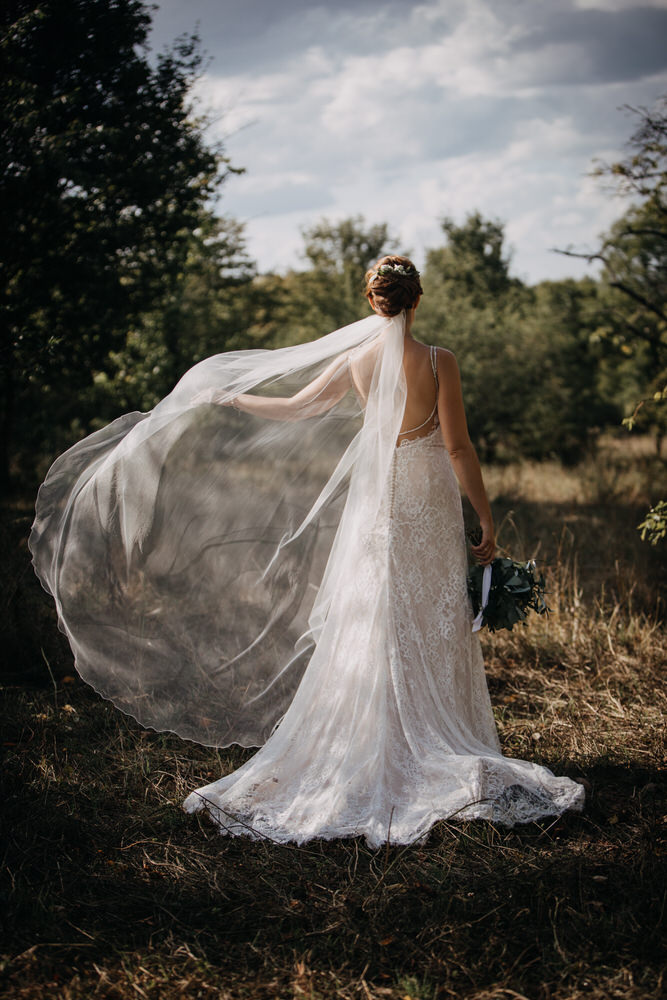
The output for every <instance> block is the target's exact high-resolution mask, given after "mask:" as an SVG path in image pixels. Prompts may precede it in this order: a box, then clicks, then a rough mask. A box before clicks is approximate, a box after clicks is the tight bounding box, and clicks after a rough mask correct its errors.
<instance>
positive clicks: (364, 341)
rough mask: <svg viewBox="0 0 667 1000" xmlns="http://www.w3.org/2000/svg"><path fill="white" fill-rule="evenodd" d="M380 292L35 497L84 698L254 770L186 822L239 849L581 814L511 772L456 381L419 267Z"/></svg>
mask: <svg viewBox="0 0 667 1000" xmlns="http://www.w3.org/2000/svg"><path fill="white" fill-rule="evenodd" d="M366 278H367V284H366V295H367V298H368V300H369V302H370V305H371V307H372V309H373V311H374V315H372V316H369V317H368V318H367V319H365V320H361V321H359V322H358V323H353V324H351V326H349V327H344V328H343V329H342V330H338V331H335V332H334V333H332V334H329V335H328V336H326V337H323V338H321V339H320V340H317V341H314V342H312V343H309V344H301V345H297V346H295V347H289V348H283V349H280V350H276V351H241V352H232V353H228V354H222V355H217V356H215V357H213V358H209V359H207V360H206V361H204V362H201V363H200V364H199V365H197V366H195V368H193V369H191V370H190V372H188V373H186V375H185V376H184V377H183V379H181V381H180V382H179V384H178V385H177V386H176V388H175V389H174V391H173V392H172V393H171V394H170V396H168V397H167V398H166V399H165V400H162V402H161V403H160V404H159V405H158V406H157V407H156V408H155V409H154V410H153V411H152V412H151V413H148V414H144V413H134V414H127V415H125V416H124V417H120V418H119V419H118V420H116V421H114V422H113V423H112V424H110V425H109V426H108V427H105V428H103V429H102V430H101V431H98V432H96V433H95V434H93V435H91V436H90V437H88V438H86V439H85V440H83V441H80V442H78V443H77V444H76V445H75V446H74V447H73V448H71V449H70V450H69V451H68V452H66V453H65V455H63V456H61V458H60V459H58V460H57V462H56V463H55V464H54V466H53V467H52V469H51V470H50V472H49V475H48V477H47V479H46V481H45V483H44V484H43V486H42V487H41V489H40V492H39V496H38V501H37V513H36V519H35V523H34V525H33V531H32V534H31V539H30V547H31V551H32V553H33V562H34V565H35V569H36V571H37V573H38V575H39V577H40V579H41V581H42V583H43V585H44V587H45V588H46V589H47V590H48V591H49V593H51V594H52V595H53V597H54V598H55V601H56V606H57V609H58V615H59V624H60V627H61V628H62V629H63V630H64V631H65V633H66V634H67V636H68V638H69V640H70V643H71V645H72V648H73V651H74V654H75V657H76V664H77V669H78V670H79V673H80V674H81V675H82V677H84V679H86V680H87V681H88V682H89V683H91V684H92V685H93V686H94V687H95V688H96V689H97V690H98V691H100V692H101V693H102V694H103V695H104V696H105V697H107V698H109V699H110V700H112V701H113V702H114V704H116V705H117V706H118V707H119V708H121V709H122V710H123V711H125V712H127V713H129V714H131V715H133V716H134V717H135V718H136V719H137V720H138V721H139V722H141V723H142V724H143V725H146V726H151V727H153V728H155V729H158V730H169V731H172V732H176V733H178V734H179V735H181V736H183V737H184V738H188V739H193V740H196V741H197V742H200V743H204V744H206V745H212V746H227V745H229V744H230V743H240V744H241V745H244V746H259V747H260V749H259V750H258V751H257V753H256V754H255V755H254V756H252V757H251V758H250V759H249V760H248V761H247V762H246V763H245V764H244V765H243V766H242V767H240V768H239V769H238V770H236V771H234V772H233V773H232V774H228V775H225V776H223V777H221V778H220V779H219V780H217V781H215V782H213V783H211V784H208V785H204V786H203V787H200V788H197V789H195V790H194V791H193V792H192V793H191V794H190V795H189V796H188V797H187V798H186V800H185V802H184V803H183V808H184V809H185V810H186V811H188V812H194V811H196V810H200V809H206V810H207V811H208V813H209V815H210V817H211V818H212V819H213V821H214V822H215V823H216V825H217V827H218V829H219V830H220V832H221V833H225V834H231V835H246V836H250V837H255V838H256V837H269V838H271V839H272V840H275V841H279V842H284V841H296V842H297V843H303V842H304V841H307V840H310V839H312V838H318V837H319V838H335V837H351V836H360V835H362V836H364V837H365V838H366V841H367V842H368V844H369V845H370V846H371V847H377V846H379V845H380V844H383V843H386V842H387V841H389V842H391V843H397V844H405V843H411V842H414V841H416V840H419V839H422V838H424V837H425V836H426V835H427V834H428V831H429V830H430V828H431V827H432V825H433V824H434V823H435V822H436V821H437V820H439V819H444V818H456V819H473V818H482V819H489V820H492V821H494V822H498V823H501V824H505V825H508V826H512V825H514V824H515V823H517V822H527V821H531V820H535V819H539V818H540V817H543V816H549V815H558V814H560V813H562V812H564V811H565V810H568V809H576V810H578V809H582V808H583V804H584V797H585V792H584V788H583V787H582V785H581V784H579V783H577V782H575V781H573V780H571V779H569V778H563V777H556V776H554V775H553V774H552V772H551V771H549V770H548V769H547V768H545V767H541V766H539V765H536V764H532V763H529V762H527V761H521V760H515V759H510V758H505V757H503V755H502V753H501V750H500V744H499V741H498V736H497V733H496V727H495V723H494V720H493V714H492V710H491V703H490V699H489V694H488V689H487V684H486V678H485V674H484V665H483V660H482V654H481V649H480V644H479V639H478V638H477V636H476V634H474V633H473V632H472V629H471V626H472V611H471V607H470V603H469V600H468V596H467V590H466V545H465V538H464V531H463V518H462V510H461V499H460V494H459V488H458V484H459V483H460V484H461V486H462V488H463V489H464V490H465V492H466V493H467V495H468V497H469V499H470V502H471V503H472V506H473V507H474V509H475V511H476V512H477V515H478V516H479V519H480V524H481V528H482V540H481V542H480V544H479V545H478V546H476V547H474V548H473V554H474V556H475V557H476V558H477V559H478V561H479V562H480V563H483V564H488V563H489V562H490V561H491V560H492V559H493V556H494V552H495V539H494V528H493V520H492V516H491V511H490V508H489V503H488V500H487V496H486V492H485V489H484V484H483V481H482V476H481V471H480V467H479V462H478V460H477V456H476V453H475V451H474V448H473V446H472V444H471V442H470V439H469V437H468V432H467V427H466V420H465V413H464V409H463V402H462V395H461V385H460V379H459V374H458V369H457V365H456V361H455V358H454V356H453V355H452V354H451V353H450V352H449V351H446V350H443V349H439V348H434V347H430V348H429V347H427V346H425V345H423V344H421V343H419V342H418V341H417V340H415V339H414V337H413V332H412V331H413V325H414V322H415V312H416V309H417V306H418V304H419V299H420V296H421V294H422V288H421V284H420V281H419V274H418V272H417V270H416V268H415V267H414V265H413V264H412V262H411V261H410V260H408V259H407V258H405V257H400V256H396V255H390V256H386V257H383V258H382V259H381V260H380V261H379V262H378V264H377V265H376V266H375V267H374V268H373V269H371V271H369V272H368V274H367V276H366ZM457 480H458V482H457Z"/></svg>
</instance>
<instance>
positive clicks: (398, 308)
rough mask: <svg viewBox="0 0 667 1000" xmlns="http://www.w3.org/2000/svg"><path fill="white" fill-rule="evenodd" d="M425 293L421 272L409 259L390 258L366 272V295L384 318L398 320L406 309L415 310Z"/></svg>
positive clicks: (389, 256) (383, 258)
mask: <svg viewBox="0 0 667 1000" xmlns="http://www.w3.org/2000/svg"><path fill="white" fill-rule="evenodd" d="M387 265H389V266H387ZM396 267H397V268H399V270H395V269H394V268H396ZM383 269H384V273H383ZM422 293H423V289H422V286H421V282H420V280H419V271H418V270H417V268H416V267H415V265H414V264H413V263H412V261H411V260H410V259H409V258H408V257H399V256H398V255H397V254H387V255H386V256H385V257H381V258H380V260H379V261H378V262H377V264H375V266H374V267H372V268H371V269H370V271H366V288H365V290H364V295H365V296H366V298H367V299H368V301H369V302H370V304H371V306H373V308H374V309H375V311H376V312H379V313H382V315H383V316H398V314H399V313H400V312H402V311H403V310H404V309H412V307H413V306H416V305H417V302H418V300H419V296H420V295H421V294H422Z"/></svg>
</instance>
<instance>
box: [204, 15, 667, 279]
mask: <svg viewBox="0 0 667 1000" xmlns="http://www.w3.org/2000/svg"><path fill="white" fill-rule="evenodd" d="M193 6H196V3H194V4H193ZM633 6H635V5H633V4H631V3H629V2H625V3H621V2H617V3H616V2H613V0H608V2H606V0H576V2H575V0H466V2H464V0H458V2H455V0H437V2H436V0H433V2H426V3H423V4H421V5H419V6H412V7H405V8H404V9H403V11H402V13H400V15H399V14H397V12H396V9H395V8H394V9H390V8H388V7H385V5H382V6H378V8H377V9H376V10H373V9H372V8H369V7H368V5H366V7H365V9H364V12H363V16H362V17H360V16H359V15H358V14H357V13H355V12H352V11H350V10H349V9H345V8H333V7H327V8H322V9H320V8H313V9H312V10H309V11H308V12H307V17H306V18H305V19H302V20H300V21H295V20H294V15H293V12H292V15H290V17H291V20H290V21H289V25H290V27H292V26H297V27H298V31H299V33H300V37H301V38H302V39H303V44H302V45H301V48H300V49H298V51H296V52H293V51H291V50H290V51H286V52H285V54H284V58H282V60H278V61H275V60H274V61H273V62H272V64H271V69H270V71H269V70H266V69H264V68H263V66H262V65H248V67H247V69H245V70H244V71H243V72H239V71H237V72H235V73H234V74H230V75H225V74H223V73H221V72H220V71H219V70H218V71H216V66H215V64H214V66H213V68H212V70H211V71H210V72H209V75H208V76H207V77H206V78H205V79H204V80H202V82H201V84H200V88H199V92H200V95H201V97H202V100H203V102H204V104H205V105H208V106H210V107H212V108H214V109H218V110H219V112H220V114H221V121H220V124H219V126H218V129H219V132H220V134H221V135H223V136H225V137H227V138H226V146H227V151H228V152H229V154H230V156H231V158H232V162H233V163H234V164H236V165H240V166H245V167H246V168H247V174H246V175H244V176H243V177H241V178H238V179H232V180H230V182H229V183H228V185H227V188H226V190H225V194H224V199H223V201H224V208H225V211H227V212H229V213H231V214H237V215H238V216H239V217H240V218H241V219H242V220H246V221H247V226H248V237H249V249H250V251H251V253H252V254H253V255H254V256H255V257H256V258H257V260H258V263H259V265H260V267H261V268H262V269H268V268H284V267H286V266H288V265H290V264H296V263H297V262H298V256H297V255H298V252H299V250H300V248H301V245H302V240H301V236H300V228H301V227H303V226H307V225H310V224H312V223H313V222H314V221H316V219H318V218H319V217H321V216H322V215H325V214H326V215H327V216H328V217H330V218H334V219H335V218H343V217H346V216H350V215H356V214H360V213H361V214H364V215H365V216H366V217H367V218H368V220H369V221H372V222H379V221H386V222H388V223H389V224H390V227H391V228H392V229H393V231H394V232H396V233H398V234H399V235H400V238H401V239H402V240H403V241H404V242H405V244H406V246H408V247H409V248H410V249H412V250H413V251H414V252H415V254H416V256H417V257H418V258H420V257H423V253H424V250H425V248H426V247H427V246H429V245H431V246H432V245H436V244H437V243H438V242H440V240H441V232H440V230H439V226H438V219H439V218H440V217H441V216H442V215H444V214H450V215H454V216H455V217H456V218H458V219H462V218H463V216H464V215H465V214H466V213H467V212H470V211H473V210H475V209H479V210H480V211H482V212H483V213H484V214H486V215H490V216H492V217H499V218H501V219H503V220H505V221H506V223H507V226H506V232H507V236H508V240H509V242H510V243H511V244H513V245H514V247H515V249H516V255H515V267H516V270H517V271H518V273H520V274H522V276H524V277H526V278H528V279H539V278H541V277H545V276H553V277H557V276H559V275H563V274H568V273H569V274H578V273H583V270H584V267H583V265H579V264H577V262H575V261H573V260H569V259H567V258H563V257H557V256H556V255H554V254H552V253H551V252H550V247H553V246H556V245H557V246H561V247H563V246H567V245H569V244H573V245H578V246H581V245H583V244H588V245H591V244H594V241H595V238H596V237H597V235H598V233H599V232H600V231H602V230H603V229H605V228H606V227H607V226H608V225H609V224H610V222H611V221H613V219H614V218H616V217H617V216H618V215H619V214H620V212H621V211H622V207H623V206H622V204H621V203H620V202H618V201H616V200H614V199H612V198H610V197H609V194H608V193H607V192H605V191H604V190H603V188H602V186H601V185H599V183H597V182H595V181H593V180H591V179H590V178H589V177H587V173H588V171H589V170H590V167H591V163H592V160H593V158H594V157H595V156H598V157H602V158H607V159H614V158H618V156H619V155H620V154H621V153H622V145H623V142H624V141H625V140H626V139H627V137H628V135H629V133H630V131H631V130H632V123H631V122H629V121H628V120H627V119H626V118H624V117H623V116H622V115H620V114H619V113H618V111H617V110H616V109H617V108H618V107H619V106H620V105H621V104H625V103H631V104H646V103H651V102H652V100H653V99H654V98H655V97H656V96H657V95H658V94H659V93H660V92H661V91H664V90H667V72H665V71H664V70H661V71H659V72H656V73H654V74H653V76H651V77H650V78H647V79H643V78H642V74H641V72H637V71H636V69H635V68H634V67H633V66H630V68H629V69H628V70H627V72H626V76H628V79H627V80H624V79H622V74H621V75H620V76H619V78H618V79H614V78H613V71H614V66H613V65H612V70H611V71H609V70H608V66H607V64H608V63H612V64H613V62H614V60H613V59H610V60H607V61H606V62H605V59H603V58H602V57H601V55H600V50H599V37H598V35H597V34H596V30H595V29H596V24H594V25H593V26H592V27H591V25H590V24H588V22H587V31H588V35H586V34H585V33H584V34H581V35H580V34H579V33H578V27H577V25H578V22H576V21H575V22H571V21H570V20H568V19H569V18H570V17H575V18H576V17H577V16H579V14H578V12H579V13H580V12H581V11H583V10H584V9H592V8H593V7H595V8H597V9H598V10H601V11H609V12H612V13H611V14H610V17H612V21H609V20H608V19H607V20H606V21H605V25H606V29H605V30H607V31H610V32H612V35H610V37H612V38H615V36H613V31H614V30H615V28H614V24H615V22H613V17H614V15H613V11H621V12H623V11H627V10H629V9H631V8H632V7H633ZM653 6H654V7H656V6H657V5H656V4H655V3H653ZM661 6H664V7H667V0H664V4H663V3H661ZM555 14H558V17H559V18H560V20H558V21H557V23H556V22H554V21H553V18H554V16H555ZM619 16H623V15H622V14H621V15H619ZM550 19H551V20H550ZM554 25H555V26H554ZM276 30H278V29H276ZM295 30H296V28H295ZM204 34H205V33H204ZM288 34H289V33H288V32H287V31H286V29H285V32H284V33H283V36H280V37H287V35H288ZM292 34H293V33H292ZM589 36H590V37H589ZM289 37H290V38H291V37H292V35H289ZM360 38H362V39H363V38H368V39H369V43H368V49H367V51H364V46H363V45H361V44H360ZM591 39H592V40H591ZM332 40H333V41H332ZM614 44H616V40H615V42H614ZM595 45H597V46H598V48H597V49H596V48H595ZM635 55H636V54H635ZM602 56H604V52H603V53H602ZM601 67H602V69H601ZM602 70H604V72H602ZM609 72H612V77H611V78H609V79H607V77H608V76H609ZM605 73H606V74H607V76H605ZM633 73H634V76H633V75H632V74H633ZM575 82H576V86H575V85H574V84H575Z"/></svg>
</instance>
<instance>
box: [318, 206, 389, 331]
mask: <svg viewBox="0 0 667 1000" xmlns="http://www.w3.org/2000/svg"><path fill="white" fill-rule="evenodd" d="M303 237H304V240H305V247H304V257H305V259H306V260H307V261H308V263H309V264H310V270H309V271H308V272H307V273H308V275H309V280H308V281H307V283H306V289H307V293H308V294H309V295H311V296H312V297H313V300H314V302H315V304H316V306H317V308H318V310H319V311H320V312H321V314H322V317H323V319H324V317H327V318H326V320H325V325H328V328H329V329H331V330H333V329H336V328H337V327H341V326H345V325H346V324H347V323H352V322H354V320H356V319H361V318H362V317H363V316H366V315H367V314H368V306H367V304H366V302H365V300H364V298H363V290H364V275H365V273H366V271H367V270H368V268H369V267H371V265H372V264H374V263H375V262H376V261H377V260H378V259H379V258H380V257H382V256H384V254H387V253H392V252H393V253H397V252H398V244H397V242H396V240H395V239H394V237H392V236H390V234H389V227H388V226H387V225H386V223H384V222H382V223H378V224H376V225H371V226H368V225H367V224H366V221H365V219H364V218H363V216H361V215H358V216H355V217H354V218H349V219H343V220H342V221H341V222H338V223H332V222H329V220H328V219H322V220H321V221H320V222H318V223H317V224H316V225H315V226H313V227H312V228H310V229H305V230H304V231H303Z"/></svg>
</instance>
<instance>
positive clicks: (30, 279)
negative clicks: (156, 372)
mask: <svg viewBox="0 0 667 1000" xmlns="http://www.w3.org/2000/svg"><path fill="white" fill-rule="evenodd" d="M149 24H150V16H149V14H148V11H147V8H146V7H145V6H144V4H143V3H142V2H140V0H30V2H29V0H6V2H5V3H4V4H3V6H2V8H1V11H0V33H1V34H0V56H1V58H2V64H3V70H2V76H1V77H0V120H1V122H2V136H3V137H2V140H1V144H0V165H1V169H0V207H1V208H2V217H3V227H2V231H1V233H0V275H1V277H2V289H3V291H2V299H1V300H0V314H1V316H2V331H1V333H2V342H1V347H0V352H1V353H0V384H1V391H2V414H1V416H0V433H1V438H2V453H1V454H0V485H1V486H3V487H6V485H7V482H8V469H9V456H10V449H11V440H12V424H13V421H14V416H15V414H16V412H17V409H18V408H19V407H23V408H28V407H30V408H32V409H33V419H34V417H35V414H36V415H37V416H38V417H39V415H41V416H42V418H43V419H44V423H45V426H48V425H49V424H51V423H53V421H54V420H55V422H58V421H59V420H60V421H61V420H62V419H64V416H65V415H66V412H67V411H68V408H69V410H70V412H71V409H72V401H73V399H74V398H75V394H76V392H77V391H78V390H81V389H84V388H85V387H87V386H89V385H90V383H91V377H92V373H93V372H95V371H97V372H100V371H104V370H105V366H106V365H107V363H108V358H109V356H110V352H113V351H118V350H121V349H122V348H123V345H124V343H125V339H126V336H127V331H128V329H129V328H130V327H132V326H133V325H135V326H136V325H137V324H140V322H141V317H142V316H143V315H144V314H145V313H147V312H151V311H152V312H154V311H155V310H156V309H157V308H158V306H159V305H160V304H162V303H165V302H168V301H169V298H170V295H171V294H172V293H173V291H174V289H175V288H176V287H177V286H178V283H179V281H180V280H181V277H182V274H183V271H184V268H185V266H186V264H187V260H188V255H189V254H191V252H192V246H193V233H194V232H195V231H196V230H197V229H198V227H200V226H201V224H202V220H203V219H204V218H205V216H206V212H207V210H208V205H209V204H210V202H211V199H213V198H214V196H215V194H216V192H217V191H218V189H219V186H220V184H221V182H222V181H223V180H224V179H225V177H226V176H227V175H228V174H229V173H230V172H231V171H232V169H233V168H232V167H231V166H230V164H229V161H228V160H227V159H226V158H225V157H224V156H223V155H222V151H221V150H220V149H213V148H209V146H208V145H207V143H206V142H205V138H204V130H203V126H204V122H202V121H201V120H199V119H197V118H196V117H195V116H194V114H193V109H192V107H191V106H190V103H189V98H188V95H189V91H190V88H191V86H192V83H193V82H194V80H195V79H196V77H197V75H198V73H199V72H200V67H201V60H202V57H201V53H200V49H199V43H198V40H197V38H196V37H194V36H193V37H189V38H183V39H181V40H179V41H177V42H176V43H175V44H174V45H173V47H172V48H171V49H170V50H168V51H167V52H165V53H162V54H161V55H159V56H158V58H157V60H156V62H155V64H154V65H152V64H151V62H150V61H149V59H148V51H147V41H146V40H147V32H148V27H149ZM58 382H62V383H64V384H66V385H67V400H65V399H64V398H63V394H62V393H58V392H57V391H54V387H55V385H56V384H57V383H58ZM45 407H46V408H47V410H46V411H45ZM48 407H52V410H51V411H50V412H49V411H48ZM55 409H58V411H59V412H55Z"/></svg>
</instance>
